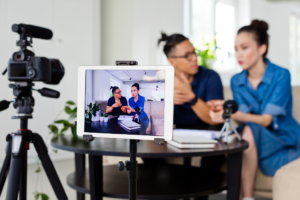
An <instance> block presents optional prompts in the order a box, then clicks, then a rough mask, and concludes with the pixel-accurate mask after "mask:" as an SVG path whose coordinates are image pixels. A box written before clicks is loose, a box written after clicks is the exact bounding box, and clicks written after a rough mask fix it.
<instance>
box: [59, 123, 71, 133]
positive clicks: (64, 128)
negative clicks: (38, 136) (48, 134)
mask: <svg viewBox="0 0 300 200" xmlns="http://www.w3.org/2000/svg"><path fill="white" fill-rule="evenodd" d="M69 127H70V125H66V126H64V127H63V129H61V131H60V133H59V134H60V135H62V134H63V133H64V132H65V131H67V130H68V129H69Z"/></svg>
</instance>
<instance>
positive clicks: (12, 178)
mask: <svg viewBox="0 0 300 200" xmlns="http://www.w3.org/2000/svg"><path fill="white" fill-rule="evenodd" d="M33 85H34V84H33V83H31V82H17V83H15V84H10V85H9V86H10V88H13V94H14V95H15V96H16V98H15V100H14V103H13V106H14V108H16V109H17V114H16V115H15V116H13V117H12V119H20V129H19V130H18V131H17V132H15V133H11V134H8V135H7V137H6V141H7V146H6V157H5V160H4V162H3V165H2V169H1V173H0V195H1V193H2V190H3V186H4V183H5V180H6V178H7V176H8V174H9V179H8V187H7V196H6V200H17V198H18V193H19V199H20V200H26V198H27V197H26V196H27V191H26V190H27V151H28V149H29V144H30V143H33V144H34V147H35V149H36V151H37V153H38V156H39V158H40V160H41V163H42V165H43V168H44V170H45V172H46V174H47V176H48V179H49V181H50V183H51V186H52V188H53V190H54V192H55V194H56V197H57V198H58V199H59V200H67V199H68V197H67V195H66V193H65V191H64V189H63V186H62V184H61V182H60V180H59V177H58V175H57V173H56V171H55V168H54V166H53V163H52V162H51V160H50V157H49V154H48V150H47V147H46V145H45V143H44V141H43V139H42V137H41V136H40V135H39V134H38V133H33V132H31V131H30V130H28V128H27V127H28V119H30V118H32V114H31V113H32V112H33V106H34V98H33V97H32V86H33ZM38 92H39V93H41V94H42V95H43V96H47V97H52V98H58V97H59V92H57V91H54V90H51V89H47V88H43V89H41V90H38ZM9 104H10V102H9V101H5V100H4V101H1V102H0V111H2V110H4V109H6V108H8V106H9Z"/></svg>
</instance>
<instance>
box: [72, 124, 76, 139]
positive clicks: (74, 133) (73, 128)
mask: <svg viewBox="0 0 300 200" xmlns="http://www.w3.org/2000/svg"><path fill="white" fill-rule="evenodd" d="M70 127H71V132H72V135H73V137H75V138H77V130H76V126H75V125H74V124H71V125H70Z"/></svg>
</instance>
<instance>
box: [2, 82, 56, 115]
mask: <svg viewBox="0 0 300 200" xmlns="http://www.w3.org/2000/svg"><path fill="white" fill-rule="evenodd" d="M33 86H34V83H32V82H29V81H28V82H15V83H14V84H9V87H10V88H12V89H13V94H14V96H16V98H15V99H13V100H12V101H6V100H3V101H1V102H0V111H2V110H6V109H7V108H8V107H9V105H10V103H11V102H13V106H14V108H15V109H16V110H17V113H16V115H15V116H13V117H12V119H29V118H32V112H33V107H34V104H35V102H34V98H33V96H32V90H36V89H33V88H32V87H33ZM36 91H38V92H39V93H40V94H41V95H42V96H45V97H49V98H59V96H60V93H59V92H58V91H55V90H51V89H49V88H42V89H39V90H36Z"/></svg>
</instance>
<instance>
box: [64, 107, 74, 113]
mask: <svg viewBox="0 0 300 200" xmlns="http://www.w3.org/2000/svg"><path fill="white" fill-rule="evenodd" d="M65 112H66V113H67V114H70V113H71V112H72V109H71V108H70V107H69V106H66V107H65Z"/></svg>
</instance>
